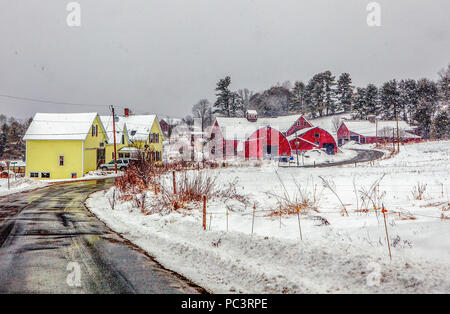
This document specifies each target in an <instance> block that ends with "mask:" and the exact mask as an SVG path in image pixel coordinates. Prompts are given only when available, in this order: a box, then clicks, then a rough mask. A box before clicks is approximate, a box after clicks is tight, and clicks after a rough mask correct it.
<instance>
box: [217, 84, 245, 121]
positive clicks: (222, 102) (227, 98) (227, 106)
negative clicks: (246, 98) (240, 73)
mask: <svg viewBox="0 0 450 314" xmlns="http://www.w3.org/2000/svg"><path fill="white" fill-rule="evenodd" d="M230 85H231V78H230V77H229V76H227V77H225V78H224V79H221V80H219V82H218V83H217V87H216V91H217V92H218V93H217V94H216V96H217V100H216V102H215V103H214V108H215V109H214V112H213V113H215V114H216V113H217V114H220V115H224V116H226V117H234V116H236V114H237V112H238V111H239V110H240V104H239V101H238V100H239V96H238V95H237V93H235V92H232V91H231V90H230V88H229V87H230Z"/></svg>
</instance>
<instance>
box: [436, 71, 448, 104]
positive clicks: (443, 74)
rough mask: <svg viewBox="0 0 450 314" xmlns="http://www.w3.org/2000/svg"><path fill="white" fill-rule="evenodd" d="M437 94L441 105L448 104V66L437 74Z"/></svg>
mask: <svg viewBox="0 0 450 314" xmlns="http://www.w3.org/2000/svg"><path fill="white" fill-rule="evenodd" d="M438 85H439V93H440V98H441V101H442V103H443V104H445V105H449V104H450V64H449V65H448V66H447V69H443V70H441V71H440V72H439V81H438Z"/></svg>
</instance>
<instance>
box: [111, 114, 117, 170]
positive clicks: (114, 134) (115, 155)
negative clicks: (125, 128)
mask: <svg viewBox="0 0 450 314" xmlns="http://www.w3.org/2000/svg"><path fill="white" fill-rule="evenodd" d="M111 111H112V116H113V137H114V169H115V172H116V174H117V148H116V115H115V113H114V107H113V106H111Z"/></svg>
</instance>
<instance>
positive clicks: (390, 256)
mask: <svg viewBox="0 0 450 314" xmlns="http://www.w3.org/2000/svg"><path fill="white" fill-rule="evenodd" d="M381 212H382V213H383V218H384V228H385V229H386V240H387V245H388V250H389V258H390V259H391V261H392V254H391V244H390V243H389V234H388V229H387V223H386V213H387V210H386V209H384V204H383V206H382V210H381Z"/></svg>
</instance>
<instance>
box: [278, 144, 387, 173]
mask: <svg viewBox="0 0 450 314" xmlns="http://www.w3.org/2000/svg"><path fill="white" fill-rule="evenodd" d="M352 150H354V151H356V152H357V153H358V155H356V156H355V157H353V158H352V159H349V160H345V161H339V162H335V163H325V164H319V165H316V166H314V165H306V166H302V165H300V166H299V168H314V167H315V168H324V167H335V166H342V165H348V164H355V163H360V162H367V161H372V160H377V159H380V158H381V157H383V155H384V153H383V152H380V151H377V150H367V149H353V148H352ZM300 162H301V161H300ZM281 167H284V168H286V167H288V166H281ZM291 167H295V165H294V166H293V165H291Z"/></svg>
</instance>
